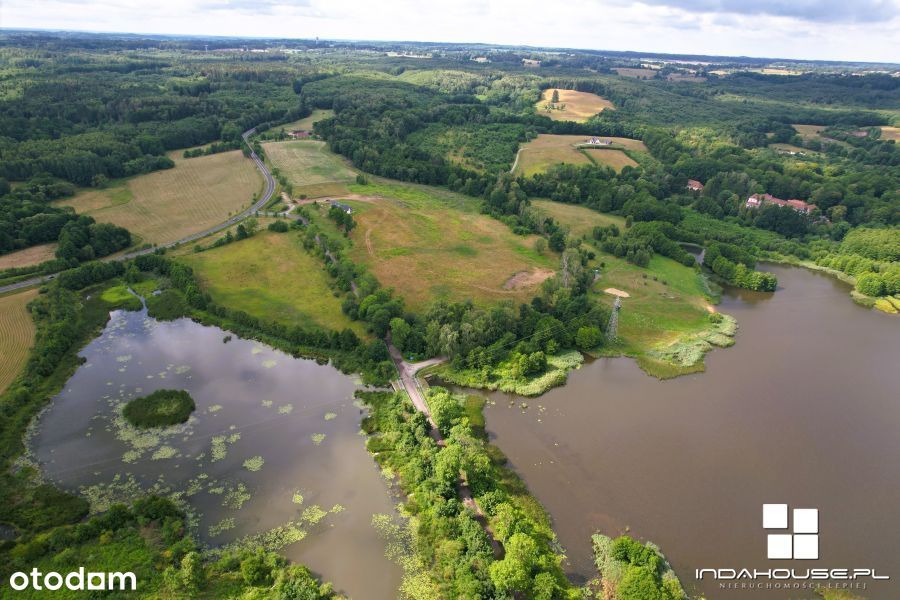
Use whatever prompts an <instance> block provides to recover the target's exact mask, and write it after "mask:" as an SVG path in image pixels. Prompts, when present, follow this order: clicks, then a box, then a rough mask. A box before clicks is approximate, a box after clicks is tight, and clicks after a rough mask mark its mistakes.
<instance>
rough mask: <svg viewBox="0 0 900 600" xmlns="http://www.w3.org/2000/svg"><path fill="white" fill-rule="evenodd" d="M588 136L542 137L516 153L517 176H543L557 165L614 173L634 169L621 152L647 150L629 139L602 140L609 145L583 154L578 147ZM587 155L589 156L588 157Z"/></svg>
mask: <svg viewBox="0 0 900 600" xmlns="http://www.w3.org/2000/svg"><path fill="white" fill-rule="evenodd" d="M589 139H590V137H589V136H583V135H555V134H541V135H539V136H537V137H536V138H535V139H533V140H531V141H530V142H528V143H527V144H523V145H522V148H521V149H520V150H519V160H518V163H517V164H516V173H520V174H523V175H525V176H526V177H529V176H531V175H534V174H535V173H543V172H544V171H546V170H547V169H548V168H550V167H551V166H553V165H556V164H559V163H566V164H573V165H589V164H595V163H596V164H603V165H608V166H610V167H612V168H613V169H615V170H616V171H621V170H622V168H623V167H625V166H626V165H630V166H636V165H637V164H638V163H637V162H635V161H634V160H633V159H632V158H631V157H629V156H628V155H627V154H625V152H623V150H629V151H632V152H646V151H647V147H646V146H644V143H643V142H641V141H640V140H632V139H629V138H618V137H613V138H609V137H606V138H603V139H606V140H612V145H611V146H607V147H602V148H590V149H586V150H582V149H581V148H579V147H578V146H581V145H583V144H586V143H587V141H588V140H589ZM588 153H589V154H588Z"/></svg>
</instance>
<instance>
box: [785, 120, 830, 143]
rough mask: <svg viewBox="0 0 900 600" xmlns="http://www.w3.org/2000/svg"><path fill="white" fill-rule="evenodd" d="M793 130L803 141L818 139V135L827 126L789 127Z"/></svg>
mask: <svg viewBox="0 0 900 600" xmlns="http://www.w3.org/2000/svg"><path fill="white" fill-rule="evenodd" d="M791 127H793V128H794V129H796V130H797V133H799V134H800V137H802V138H803V139H805V140H809V139H813V138H818V137H819V134H820V133H821V132H822V130H823V129H825V128H826V127H827V125H796V124H795V125H791Z"/></svg>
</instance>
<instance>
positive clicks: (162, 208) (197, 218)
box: [61, 150, 262, 244]
mask: <svg viewBox="0 0 900 600" xmlns="http://www.w3.org/2000/svg"><path fill="white" fill-rule="evenodd" d="M169 156H170V157H171V158H172V160H174V161H175V167H174V168H173V169H166V170H164V171H156V172H154V173H148V174H146V175H139V176H137V177H132V178H130V179H126V180H122V181H119V182H115V183H113V184H110V186H109V187H107V188H105V189H99V190H89V191H84V192H81V193H79V194H77V195H76V196H75V197H74V198H69V199H66V200H63V201H61V204H64V205H67V206H72V207H74V208H75V211H76V212H78V213H79V214H88V215H90V216H92V217H94V218H95V219H96V220H97V221H98V222H101V223H115V224H116V225H120V226H122V227H125V228H126V229H128V230H129V231H131V232H132V233H134V234H137V235H138V236H140V238H141V240H142V241H143V242H147V243H153V244H165V243H168V242H173V241H175V240H178V239H181V238H183V237H186V236H188V235H190V234H192V233H196V232H198V231H203V230H204V229H207V228H209V227H212V226H213V225H216V224H218V223H221V222H222V221H224V220H226V219H227V218H228V217H229V216H230V215H232V214H234V213H236V212H239V211H240V210H241V209H242V208H246V207H247V206H249V205H250V204H252V202H253V200H254V197H255V196H256V195H257V194H259V193H260V192H261V190H262V176H261V175H260V174H259V172H258V171H257V170H256V167H255V166H254V164H253V162H252V161H251V160H249V159H247V158H244V156H243V154H241V152H240V151H239V150H234V151H231V152H222V153H220V154H213V155H211V156H200V157H197V158H182V157H181V156H180V155H179V153H178V152H173V153H171V154H170V155H169Z"/></svg>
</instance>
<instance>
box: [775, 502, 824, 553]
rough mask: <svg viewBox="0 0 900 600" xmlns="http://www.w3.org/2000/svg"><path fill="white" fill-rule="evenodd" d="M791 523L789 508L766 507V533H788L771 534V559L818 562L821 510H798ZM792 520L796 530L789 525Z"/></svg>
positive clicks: (783, 506) (777, 505)
mask: <svg viewBox="0 0 900 600" xmlns="http://www.w3.org/2000/svg"><path fill="white" fill-rule="evenodd" d="M793 513H794V514H793V519H789V512H788V505H787V504H763V529H767V530H773V529H776V530H777V529H780V530H786V531H787V533H769V535H768V539H767V548H768V557H769V558H770V559H794V560H816V559H818V558H819V509H817V508H795V509H794V511H793ZM791 520H793V529H789V526H790V523H789V521H791Z"/></svg>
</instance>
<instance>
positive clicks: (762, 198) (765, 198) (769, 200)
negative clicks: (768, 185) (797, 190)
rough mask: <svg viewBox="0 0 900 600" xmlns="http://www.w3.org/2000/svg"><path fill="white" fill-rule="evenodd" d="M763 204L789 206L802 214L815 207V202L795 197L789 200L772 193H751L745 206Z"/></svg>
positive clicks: (755, 206)
mask: <svg viewBox="0 0 900 600" xmlns="http://www.w3.org/2000/svg"><path fill="white" fill-rule="evenodd" d="M764 204H774V205H776V206H789V207H791V208H793V209H794V210H796V211H797V212H800V213H803V214H806V215H808V214H810V213H812V211H813V210H815V209H816V205H815V204H809V203H808V202H804V201H803V200H797V199H796V198H792V199H791V200H782V199H781V198H776V197H775V196H773V195H772V194H753V195H752V196H750V197H749V198H747V202H746V203H745V206H746V207H747V208H759V207H761V206H762V205H764Z"/></svg>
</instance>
